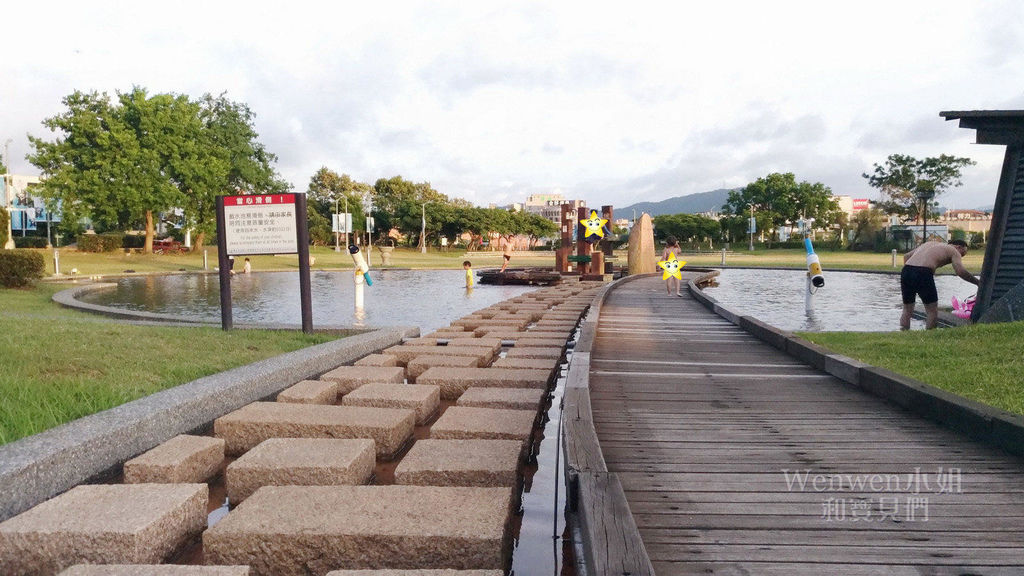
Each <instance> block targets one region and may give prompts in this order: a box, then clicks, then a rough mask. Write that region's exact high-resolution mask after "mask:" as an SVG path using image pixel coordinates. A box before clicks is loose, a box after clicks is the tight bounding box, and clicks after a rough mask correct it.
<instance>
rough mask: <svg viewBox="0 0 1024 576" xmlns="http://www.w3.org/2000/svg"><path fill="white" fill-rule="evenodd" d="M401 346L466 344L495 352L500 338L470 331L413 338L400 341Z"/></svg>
mask: <svg viewBox="0 0 1024 576" xmlns="http://www.w3.org/2000/svg"><path fill="white" fill-rule="evenodd" d="M402 345H403V346H441V348H442V350H443V349H444V348H447V347H448V346H468V347H470V348H474V347H475V348H490V349H491V351H492V352H493V353H495V354H497V353H498V351H499V350H501V338H477V337H475V336H473V335H472V334H471V333H468V332H466V333H463V335H461V336H456V337H452V338H413V339H411V340H406V341H405V342H402Z"/></svg>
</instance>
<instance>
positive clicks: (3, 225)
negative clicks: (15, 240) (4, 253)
mask: <svg viewBox="0 0 1024 576" xmlns="http://www.w3.org/2000/svg"><path fill="white" fill-rule="evenodd" d="M10 219H11V217H10V215H9V214H7V209H6V208H3V207H0V248H3V247H4V244H7V222H8V221H10Z"/></svg>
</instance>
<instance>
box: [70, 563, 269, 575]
mask: <svg viewBox="0 0 1024 576" xmlns="http://www.w3.org/2000/svg"><path fill="white" fill-rule="evenodd" d="M59 576H249V567H248V566H176V565H174V564H77V565H75V566H72V567H71V568H68V569H67V570H65V571H63V572H61V573H60V574H59Z"/></svg>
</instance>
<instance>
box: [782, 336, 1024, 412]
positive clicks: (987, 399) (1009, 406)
mask: <svg viewBox="0 0 1024 576" xmlns="http://www.w3.org/2000/svg"><path fill="white" fill-rule="evenodd" d="M800 337H802V338H805V339H807V340H810V341H811V342H814V343H816V344H821V345H822V346H825V347H827V348H829V349H832V350H835V351H836V352H839V353H840V354H845V355H846V356H850V357H851V358H856V359H858V360H860V361H862V362H866V363H868V364H872V365H874V366H879V367H882V368H887V369H889V370H892V371H893V372H898V373H900V374H904V375H906V376H910V377H911V378H916V379H918V380H920V381H922V382H927V383H928V384H931V385H933V386H937V387H939V388H943V389H945V390H948V391H950V392H952V393H954V394H959V395H960V396H964V397H966V398H970V399H972V400H976V401H978V402H982V403H984V404H989V405H991V406H995V407H997V408H1002V409H1003V410H1006V411H1008V412H1013V413H1016V414H1024V354H1021V342H1024V322H1012V323H1006V324H979V325H975V326H967V327H962V328H948V329H943V330H929V331H924V330H916V331H910V332H881V333H870V332H822V333H808V332H805V333H800Z"/></svg>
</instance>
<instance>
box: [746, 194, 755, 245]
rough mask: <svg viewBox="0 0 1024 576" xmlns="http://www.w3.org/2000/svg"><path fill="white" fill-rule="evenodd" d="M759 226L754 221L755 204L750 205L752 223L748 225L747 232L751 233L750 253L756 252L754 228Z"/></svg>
mask: <svg viewBox="0 0 1024 576" xmlns="http://www.w3.org/2000/svg"><path fill="white" fill-rule="evenodd" d="M755 226H757V224H755V220H754V204H753V203H751V204H750V222H749V223H748V224H747V231H748V232H750V251H751V252H753V251H754V228H755Z"/></svg>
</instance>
